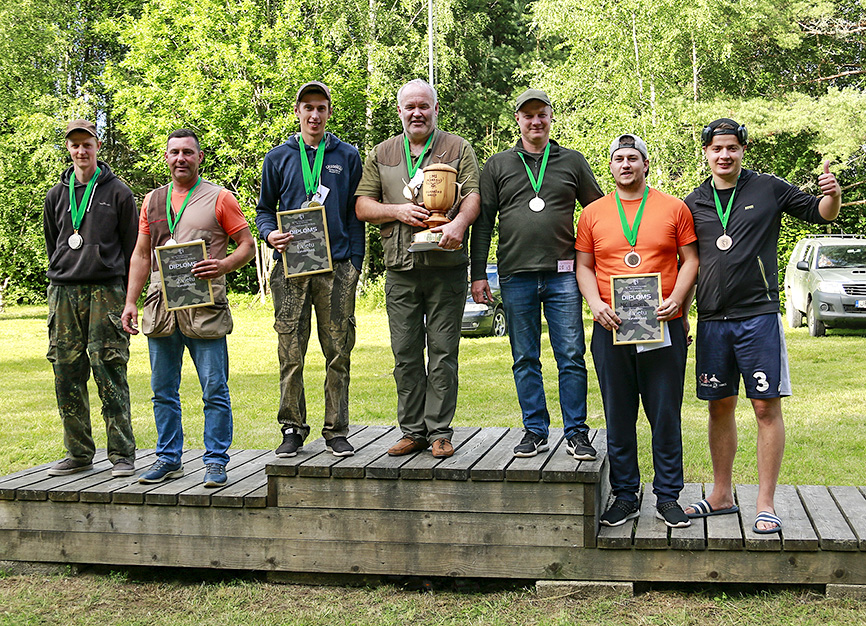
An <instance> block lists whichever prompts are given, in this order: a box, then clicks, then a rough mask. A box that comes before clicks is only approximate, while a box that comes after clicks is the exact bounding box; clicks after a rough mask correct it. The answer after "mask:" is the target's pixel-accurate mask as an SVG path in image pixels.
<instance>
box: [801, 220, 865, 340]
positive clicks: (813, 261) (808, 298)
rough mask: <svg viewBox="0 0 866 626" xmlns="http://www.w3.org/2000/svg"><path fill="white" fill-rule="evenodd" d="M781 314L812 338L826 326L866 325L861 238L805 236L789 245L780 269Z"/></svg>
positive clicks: (823, 331)
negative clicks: (782, 277) (782, 285)
mask: <svg viewBox="0 0 866 626" xmlns="http://www.w3.org/2000/svg"><path fill="white" fill-rule="evenodd" d="M785 317H786V319H787V321H788V325H789V326H790V327H791V328H798V327H799V326H801V325H802V324H803V318H804V317H805V318H806V322H807V324H808V326H809V334H810V335H812V336H813V337H821V336H822V335H824V333H825V331H826V329H827V327H831V328H832V327H835V326H866V238H864V237H862V236H860V235H810V236H809V237H806V238H805V239H801V240H800V241H799V242H797V245H796V246H795V247H794V251H793V252H792V253H791V258H790V260H789V261H788V266H787V267H786V268H785Z"/></svg>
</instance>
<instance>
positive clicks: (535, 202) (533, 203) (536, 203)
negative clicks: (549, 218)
mask: <svg viewBox="0 0 866 626" xmlns="http://www.w3.org/2000/svg"><path fill="white" fill-rule="evenodd" d="M529 210H530V211H535V212H536V213H538V212H539V211H543V210H544V200H542V199H541V198H539V197H538V196H535V197H534V198H533V199H532V200H530V201H529Z"/></svg>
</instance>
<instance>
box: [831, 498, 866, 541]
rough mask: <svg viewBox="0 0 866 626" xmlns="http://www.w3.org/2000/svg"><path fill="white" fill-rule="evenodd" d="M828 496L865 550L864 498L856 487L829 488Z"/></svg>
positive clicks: (865, 516) (865, 506) (865, 521)
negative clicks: (840, 511) (836, 505)
mask: <svg viewBox="0 0 866 626" xmlns="http://www.w3.org/2000/svg"><path fill="white" fill-rule="evenodd" d="M830 495H832V496H833V499H834V500H835V501H836V503H837V504H838V505H839V508H840V509H841V510H842V515H844V516H845V520H846V521H847V522H848V525H849V526H851V529H852V530H853V531H854V534H855V535H857V539H858V540H859V542H860V549H861V550H866V497H864V494H863V493H862V492H861V491H860V490H859V489H857V487H830Z"/></svg>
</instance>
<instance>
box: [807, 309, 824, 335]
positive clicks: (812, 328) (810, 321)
mask: <svg viewBox="0 0 866 626" xmlns="http://www.w3.org/2000/svg"><path fill="white" fill-rule="evenodd" d="M806 324H807V325H808V326H809V334H810V335H812V336H813V337H823V336H824V334H825V332H826V331H827V327H826V326H824V322H822V321H821V320H819V319H818V318H816V317H815V305H814V303H812V302H811V301H810V302H809V304H807V305H806Z"/></svg>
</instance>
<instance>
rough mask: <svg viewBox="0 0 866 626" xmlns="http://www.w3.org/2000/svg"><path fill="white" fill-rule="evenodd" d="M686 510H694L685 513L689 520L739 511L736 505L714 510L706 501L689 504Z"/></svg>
mask: <svg viewBox="0 0 866 626" xmlns="http://www.w3.org/2000/svg"><path fill="white" fill-rule="evenodd" d="M686 508H691V509H694V510H695V512H694V513H686V515H688V516H689V517H691V518H693V519H694V518H697V517H710V516H711V515H727V514H729V513H736V512H737V511H739V510H740V507H738V506H737V505H736V504H735V505H734V506H730V507H728V508H727V509H718V510H716V509H714V508H713V507H711V506H710V503H709V502H707V501H706V499H704V500H701V501H700V502H695V503H694V504H690V505H689V506H688V507H686Z"/></svg>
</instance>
